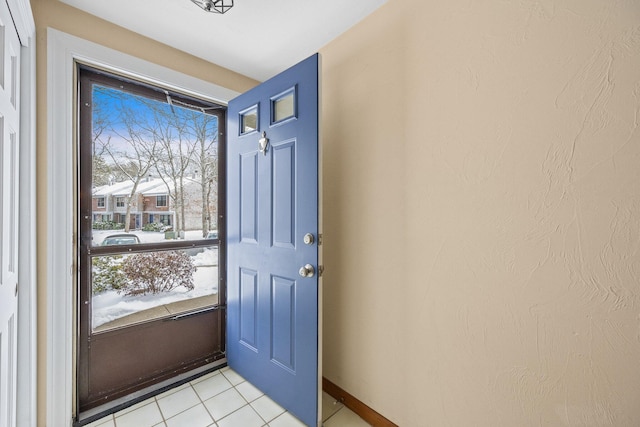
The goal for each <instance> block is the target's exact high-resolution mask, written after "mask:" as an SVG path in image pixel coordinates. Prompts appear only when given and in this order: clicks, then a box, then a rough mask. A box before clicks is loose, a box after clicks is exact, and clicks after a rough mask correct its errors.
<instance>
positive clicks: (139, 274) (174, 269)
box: [122, 251, 196, 295]
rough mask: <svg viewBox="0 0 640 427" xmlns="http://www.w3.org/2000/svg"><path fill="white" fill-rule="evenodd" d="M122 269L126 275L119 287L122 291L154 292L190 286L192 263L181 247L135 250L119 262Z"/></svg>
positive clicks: (190, 288)
mask: <svg viewBox="0 0 640 427" xmlns="http://www.w3.org/2000/svg"><path fill="white" fill-rule="evenodd" d="M122 270H123V272H124V274H125V275H126V277H127V280H126V281H125V284H124V286H123V288H122V291H124V293H125V295H146V294H158V293H161V292H168V291H170V290H172V289H175V288H177V287H179V286H183V287H185V288H186V289H187V290H192V289H193V288H194V282H193V274H194V273H195V271H196V267H195V266H194V265H193V262H192V261H191V257H189V255H187V254H185V253H184V252H181V251H167V252H149V253H146V252H141V253H137V254H135V255H131V256H129V257H127V258H126V259H125V260H124V261H123V262H122Z"/></svg>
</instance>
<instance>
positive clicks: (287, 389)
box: [227, 55, 319, 426]
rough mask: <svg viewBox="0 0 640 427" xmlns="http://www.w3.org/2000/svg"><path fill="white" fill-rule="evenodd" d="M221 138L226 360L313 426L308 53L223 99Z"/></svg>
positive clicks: (313, 80)
mask: <svg viewBox="0 0 640 427" xmlns="http://www.w3.org/2000/svg"><path fill="white" fill-rule="evenodd" d="M227 133H228V137H227V141H228V144H227V180H228V181H227V267H228V269H227V277H228V282H227V361H228V364H229V366H231V367H232V368H233V369H234V370H236V371H237V372H238V373H239V374H240V375H242V376H243V377H244V378H246V379H247V380H249V381H250V382H251V383H253V384H254V385H255V386H256V387H258V388H260V389H261V390H262V391H263V392H265V393H266V394H267V395H268V396H269V397H271V398H272V399H273V400H274V401H276V402H278V403H279V404H280V405H282V406H283V407H284V408H286V409H287V410H288V411H290V412H291V413H292V414H293V415H295V416H296V417H298V418H299V419H300V420H302V421H303V422H304V423H305V424H307V425H309V426H316V425H317V423H318V421H317V420H318V384H319V381H318V375H319V373H318V273H317V269H318V55H314V56H312V57H310V58H308V59H306V60H304V61H303V62H301V63H299V64H298V65H295V66H294V67H292V68H290V69H288V70H287V71H284V72H283V73H281V74H279V75H277V76H276V77H274V78H272V79H270V80H268V81H267V82H265V83H263V84H261V85H259V86H257V87H256V88H254V89H252V90H250V91H249V92H247V93H245V94H242V95H240V96H239V97H237V98H236V99H234V100H232V101H231V102H230V103H229V108H228V119H227ZM314 270H315V271H314Z"/></svg>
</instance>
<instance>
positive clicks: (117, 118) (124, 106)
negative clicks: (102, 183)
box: [95, 88, 158, 232]
mask: <svg viewBox="0 0 640 427" xmlns="http://www.w3.org/2000/svg"><path fill="white" fill-rule="evenodd" d="M100 89H103V90H104V91H108V92H105V93H106V94H108V96H109V97H111V98H112V100H113V101H115V102H114V103H113V105H114V106H116V108H115V109H114V110H113V111H112V115H111V116H110V117H109V118H108V125H107V127H108V132H104V130H103V131H102V132H101V133H100V134H99V135H98V136H97V138H96V139H95V144H96V150H99V151H100V152H102V153H104V155H106V156H107V157H108V158H110V159H111V161H112V167H113V169H114V172H115V173H117V174H119V175H120V176H123V177H125V178H126V179H128V180H130V181H131V182H132V187H131V189H130V191H129V194H128V196H127V197H126V200H125V206H126V213H125V224H124V227H125V231H126V232H129V230H130V227H131V206H132V204H133V203H134V201H135V195H136V193H137V190H138V185H139V184H140V182H142V180H143V179H145V178H146V177H147V175H148V173H149V170H150V169H151V168H152V166H153V165H154V164H155V159H156V155H157V151H158V146H157V143H156V141H155V140H154V138H152V137H151V135H149V134H148V133H147V132H145V129H144V127H141V126H140V125H139V122H140V120H144V118H143V117H142V116H143V115H141V114H140V112H139V111H136V110H135V109H134V108H133V107H132V105H131V103H130V102H127V101H128V99H127V97H130V95H127V94H124V93H123V92H119V91H115V90H110V89H106V88H97V89H96V90H100ZM114 137H117V139H118V142H117V143H115V142H114V141H113V138H114Z"/></svg>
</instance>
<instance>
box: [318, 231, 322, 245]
mask: <svg viewBox="0 0 640 427" xmlns="http://www.w3.org/2000/svg"><path fill="white" fill-rule="evenodd" d="M321 244H322V234H320V233H318V246H320V245H321Z"/></svg>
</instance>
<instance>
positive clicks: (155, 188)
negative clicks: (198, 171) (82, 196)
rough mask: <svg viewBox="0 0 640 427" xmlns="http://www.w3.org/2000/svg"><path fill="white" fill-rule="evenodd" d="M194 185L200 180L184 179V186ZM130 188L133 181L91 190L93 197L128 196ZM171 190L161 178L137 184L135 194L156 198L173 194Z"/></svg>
mask: <svg viewBox="0 0 640 427" xmlns="http://www.w3.org/2000/svg"><path fill="white" fill-rule="evenodd" d="M196 183H197V184H199V183H200V180H199V179H198V178H186V177H185V178H184V184H185V185H191V184H196ZM132 187H133V181H131V180H126V181H122V182H117V183H115V184H112V185H102V186H100V187H96V188H94V189H93V197H105V196H115V197H123V196H128V195H130V194H131V188H132ZM173 188H174V186H173V185H171V184H169V185H167V184H166V183H165V182H164V181H163V180H162V179H161V178H153V179H150V180H145V181H143V182H141V183H139V184H138V188H136V193H137V194H142V195H143V196H157V195H162V194H169V192H170V191H171V192H173Z"/></svg>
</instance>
